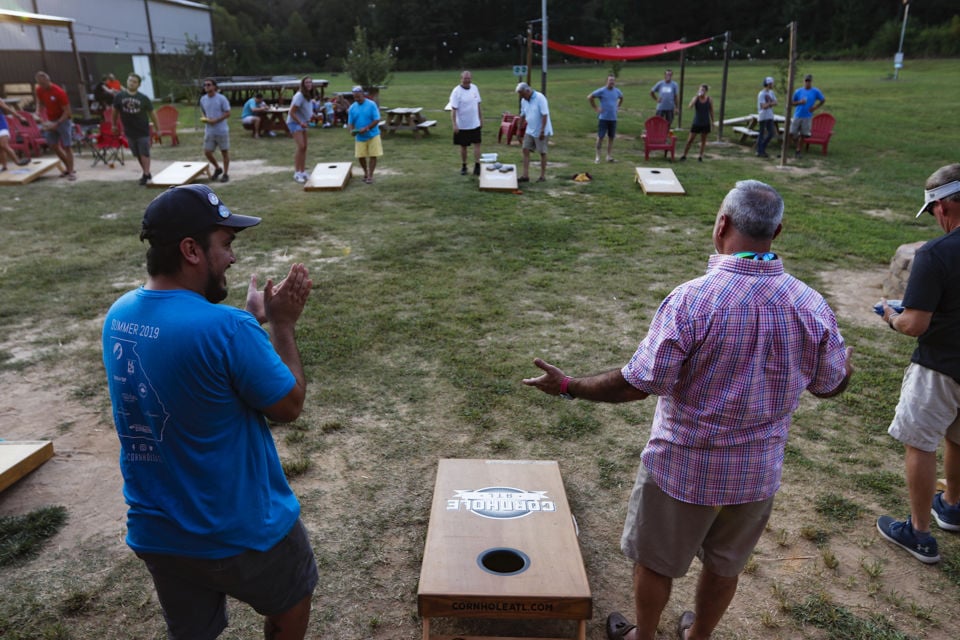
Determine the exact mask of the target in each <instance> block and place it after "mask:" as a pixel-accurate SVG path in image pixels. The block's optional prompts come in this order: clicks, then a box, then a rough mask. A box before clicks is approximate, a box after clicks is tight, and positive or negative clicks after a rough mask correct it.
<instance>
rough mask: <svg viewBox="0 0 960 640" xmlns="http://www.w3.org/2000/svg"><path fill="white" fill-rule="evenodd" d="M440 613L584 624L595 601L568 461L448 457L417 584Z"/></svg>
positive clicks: (420, 602)
mask: <svg viewBox="0 0 960 640" xmlns="http://www.w3.org/2000/svg"><path fill="white" fill-rule="evenodd" d="M417 609H418V611H419V613H420V616H421V617H422V618H423V640H451V639H452V638H463V639H464V640H470V638H471V637H470V636H461V635H457V636H441V635H432V634H431V633H430V621H431V619H433V618H447V617H452V618H504V619H536V620H543V619H559V620H575V621H577V635H576V637H577V638H578V640H584V639H585V638H586V631H587V620H588V619H590V618H591V617H592V616H593V600H592V598H591V595H590V586H589V584H588V583H587V572H586V569H585V568H584V566H583V559H582V557H581V556H580V545H579V543H578V542H577V530H576V524H575V522H574V520H573V516H572V514H571V513H570V505H569V503H568V502H567V496H566V493H565V492H564V489H563V480H562V479H561V477H560V467H559V465H558V464H557V463H556V462H554V461H548V460H454V459H445V460H440V462H439V465H438V467H437V481H436V486H435V487H434V491H433V504H432V507H431V510H430V523H429V525H428V527H427V540H426V543H425V547H424V552H423V565H422V567H421V570H420V586H419V588H418V589H417Z"/></svg>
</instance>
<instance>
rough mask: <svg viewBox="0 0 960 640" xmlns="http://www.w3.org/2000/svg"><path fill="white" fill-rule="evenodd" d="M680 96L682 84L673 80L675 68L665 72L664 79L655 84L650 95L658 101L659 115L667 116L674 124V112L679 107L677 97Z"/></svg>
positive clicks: (668, 120) (671, 124) (671, 123)
mask: <svg viewBox="0 0 960 640" xmlns="http://www.w3.org/2000/svg"><path fill="white" fill-rule="evenodd" d="M679 96H680V86H679V85H678V84H677V83H676V82H674V81H673V70H672V69H667V70H666V71H664V72H663V80H661V81H660V82H658V83H657V84H655V85H653V88H652V89H650V97H651V98H653V99H654V100H655V101H656V102H657V115H658V116H660V117H661V118H665V119H666V121H667V122H669V123H670V126H673V112H674V110H675V109H676V108H677V107H676V105H677V99H678V98H679Z"/></svg>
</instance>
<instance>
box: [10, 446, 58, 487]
mask: <svg viewBox="0 0 960 640" xmlns="http://www.w3.org/2000/svg"><path fill="white" fill-rule="evenodd" d="M52 457H53V443H52V442H50V441H49V440H10V441H0V491H3V490H4V489H6V488H7V487H9V486H10V485H12V484H13V483H14V482H16V481H17V480H19V479H20V478H22V477H23V476H25V475H27V474H28V473H30V472H31V471H33V470H34V469H36V468H37V467H39V466H40V465H42V464H43V463H44V462H46V461H47V460H49V459H50V458H52Z"/></svg>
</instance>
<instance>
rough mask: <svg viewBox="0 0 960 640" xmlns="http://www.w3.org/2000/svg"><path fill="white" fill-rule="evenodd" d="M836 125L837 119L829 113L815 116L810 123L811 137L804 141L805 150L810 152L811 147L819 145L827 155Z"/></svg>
mask: <svg viewBox="0 0 960 640" xmlns="http://www.w3.org/2000/svg"><path fill="white" fill-rule="evenodd" d="M836 123H837V119H836V118H834V117H833V116H832V115H830V114H829V113H818V114H817V115H815V116H813V120H811V121H810V137H809V138H804V140H803V148H804V150H806V151H810V145H812V144H818V145H820V149H821V150H822V151H823V155H827V145H828V144H830V136H832V135H833V126H834V125H835V124H836Z"/></svg>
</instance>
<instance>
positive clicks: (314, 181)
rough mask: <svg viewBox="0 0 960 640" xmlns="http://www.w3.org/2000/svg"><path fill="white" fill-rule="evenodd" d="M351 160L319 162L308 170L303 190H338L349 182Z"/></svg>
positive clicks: (351, 166)
mask: <svg viewBox="0 0 960 640" xmlns="http://www.w3.org/2000/svg"><path fill="white" fill-rule="evenodd" d="M352 168H353V163H352V162H321V163H319V164H318V165H317V166H315V167H314V168H313V171H311V172H310V177H309V178H308V179H307V181H306V182H305V183H304V185H303V190H304V191H340V190H342V189H343V188H344V187H346V186H347V183H348V182H350V170H351V169H352Z"/></svg>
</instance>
